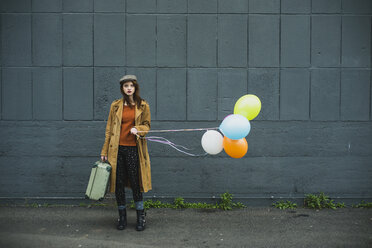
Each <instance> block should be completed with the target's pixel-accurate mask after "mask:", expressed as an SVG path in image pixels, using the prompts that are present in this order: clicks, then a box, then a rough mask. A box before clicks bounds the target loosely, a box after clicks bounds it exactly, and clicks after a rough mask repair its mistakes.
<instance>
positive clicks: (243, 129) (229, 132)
mask: <svg viewBox="0 0 372 248" xmlns="http://www.w3.org/2000/svg"><path fill="white" fill-rule="evenodd" d="M260 110H261V101H260V99H259V98H258V97H257V96H255V95H252V94H248V95H244V96H242V97H240V98H239V100H238V101H237V102H236V103H235V106H234V114H230V115H228V116H226V117H225V119H224V120H223V121H222V123H221V125H220V127H219V130H220V131H221V132H222V134H223V135H224V137H222V135H221V133H220V132H218V131H214V130H208V131H207V132H205V133H204V135H203V137H202V140H201V143H202V147H203V149H204V151H205V152H207V153H208V154H211V155H215V154H218V153H220V152H221V151H222V150H223V149H224V150H225V152H226V153H227V155H229V156H230V157H232V158H241V157H243V156H244V155H245V154H246V153H247V151H248V143H247V140H246V139H245V137H246V136H247V135H248V134H249V132H250V131H251V124H250V122H249V121H250V120H253V119H254V118H255V117H256V116H257V115H258V114H259V113H260Z"/></svg>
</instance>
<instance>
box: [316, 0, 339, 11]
mask: <svg viewBox="0 0 372 248" xmlns="http://www.w3.org/2000/svg"><path fill="white" fill-rule="evenodd" d="M311 11H312V13H317V14H318V13H324V14H326V13H327V14H328V13H340V12H341V0H327V1H324V0H312V6H311Z"/></svg>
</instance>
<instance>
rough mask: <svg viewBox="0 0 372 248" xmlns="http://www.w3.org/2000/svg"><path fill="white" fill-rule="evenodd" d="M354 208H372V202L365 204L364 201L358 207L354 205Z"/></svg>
mask: <svg viewBox="0 0 372 248" xmlns="http://www.w3.org/2000/svg"><path fill="white" fill-rule="evenodd" d="M352 207H353V208H372V202H365V201H362V202H361V203H359V204H357V205H354V204H353V205H352Z"/></svg>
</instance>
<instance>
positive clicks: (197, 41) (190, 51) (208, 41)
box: [187, 15, 217, 67]
mask: <svg viewBox="0 0 372 248" xmlns="http://www.w3.org/2000/svg"><path fill="white" fill-rule="evenodd" d="M187 27H188V31H187V33H188V34H187V40H188V41H187V64H188V66H190V67H215V66H216V65H217V61H216V59H217V54H216V49H217V17H216V16H211V15H190V16H189V18H188V24H187Z"/></svg>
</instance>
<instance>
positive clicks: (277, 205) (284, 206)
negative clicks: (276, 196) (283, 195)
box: [273, 200, 297, 209]
mask: <svg viewBox="0 0 372 248" xmlns="http://www.w3.org/2000/svg"><path fill="white" fill-rule="evenodd" d="M273 206H274V207H275V208H279V209H288V208H289V209H296V208H297V204H296V203H293V202H291V201H288V200H287V201H278V202H275V203H273Z"/></svg>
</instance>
